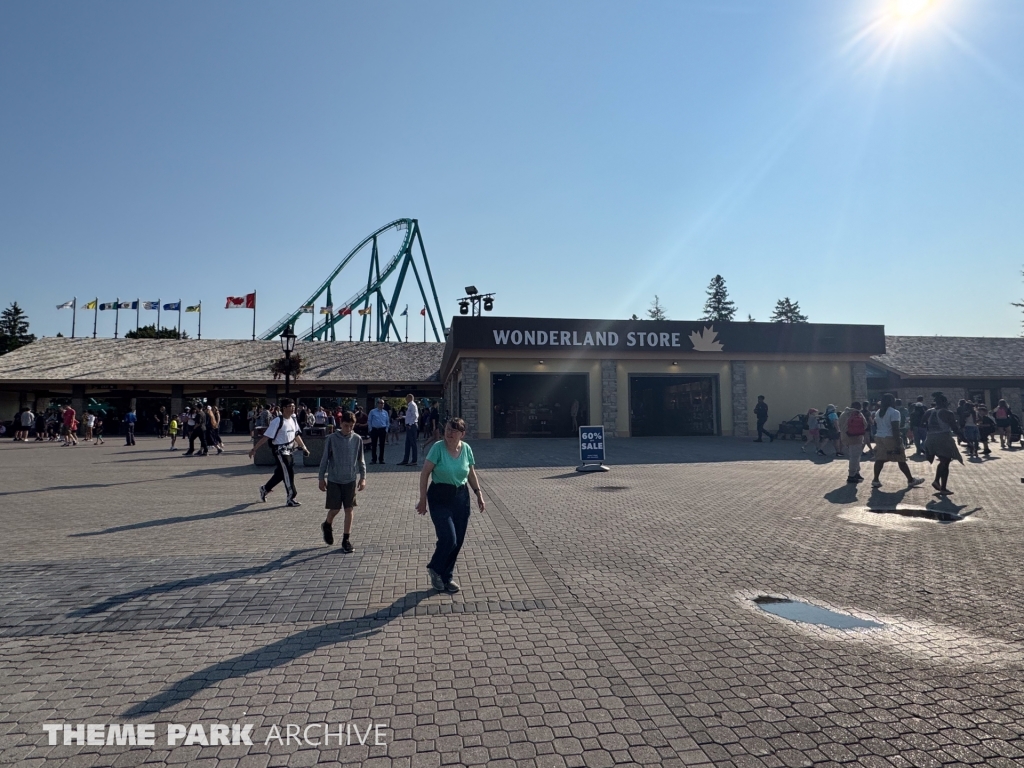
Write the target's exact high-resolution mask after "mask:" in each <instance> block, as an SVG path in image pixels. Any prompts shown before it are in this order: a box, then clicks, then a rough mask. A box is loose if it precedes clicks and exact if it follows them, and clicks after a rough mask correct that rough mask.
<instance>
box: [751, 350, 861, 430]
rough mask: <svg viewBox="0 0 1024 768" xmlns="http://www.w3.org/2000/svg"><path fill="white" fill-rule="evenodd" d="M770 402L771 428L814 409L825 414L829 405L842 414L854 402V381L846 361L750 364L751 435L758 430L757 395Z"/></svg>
mask: <svg viewBox="0 0 1024 768" xmlns="http://www.w3.org/2000/svg"><path fill="white" fill-rule="evenodd" d="M758 395H764V398H765V402H767V403H768V424H767V426H768V428H770V429H772V430H774V429H775V428H776V427H777V426H778V425H779V422H782V421H788V420H789V419H791V418H793V416H795V415H797V414H798V413H807V410H808V409H809V408H811V407H814V408H817V409H818V410H819V411H824V410H825V406H826V405H828V404H829V403H832V404H833V405H835V406H836V407H837V408H838V409H839V410H840V411H842V409H843V408H845V407H846V406H848V405H849V404H850V403H851V402H852V400H853V381H852V377H851V371H850V363H847V362H817V363H794V362H781V363H775V362H765V361H756V362H753V361H748V362H747V413H748V418H749V422H750V430H751V434H753V432H754V430H755V429H756V427H757V417H756V416H755V415H754V406H755V405H756V404H757V396H758Z"/></svg>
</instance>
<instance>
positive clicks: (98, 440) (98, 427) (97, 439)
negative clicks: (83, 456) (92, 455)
mask: <svg viewBox="0 0 1024 768" xmlns="http://www.w3.org/2000/svg"><path fill="white" fill-rule="evenodd" d="M92 429H93V443H92V444H93V445H103V411H100V412H99V413H97V414H96V421H95V422H94V423H93V428H92Z"/></svg>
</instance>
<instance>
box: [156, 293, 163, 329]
mask: <svg viewBox="0 0 1024 768" xmlns="http://www.w3.org/2000/svg"><path fill="white" fill-rule="evenodd" d="M161 301H163V299H157V300H156V330H157V333H159V332H160V302H161Z"/></svg>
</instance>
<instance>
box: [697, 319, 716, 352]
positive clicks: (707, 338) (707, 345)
mask: <svg viewBox="0 0 1024 768" xmlns="http://www.w3.org/2000/svg"><path fill="white" fill-rule="evenodd" d="M716 336H718V331H716V330H715V326H713V325H712V326H710V327H707V326H705V327H704V330H702V331H700V332H698V331H694V332H693V333H691V334H690V342H691V343H692V344H693V349H694V351H695V352H721V351H722V342H720V341H715V337H716Z"/></svg>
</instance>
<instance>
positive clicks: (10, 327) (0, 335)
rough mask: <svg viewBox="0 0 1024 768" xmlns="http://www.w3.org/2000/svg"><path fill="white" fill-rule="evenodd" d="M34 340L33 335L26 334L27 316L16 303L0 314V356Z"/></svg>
mask: <svg viewBox="0 0 1024 768" xmlns="http://www.w3.org/2000/svg"><path fill="white" fill-rule="evenodd" d="M35 340H36V337H35V335H33V334H31V333H29V332H28V315H26V314H25V310H23V309H22V308H21V307H19V306H18V302H16V301H15V302H13V303H12V304H11V306H9V307H8V308H7V309H5V310H4V311H3V313H0V355H3V354H7V353H8V352H13V351H14V350H16V349H17V348H18V347H24V346H25V345H26V344H31V343H32V342H33V341H35Z"/></svg>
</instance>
